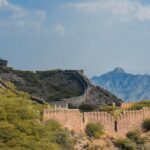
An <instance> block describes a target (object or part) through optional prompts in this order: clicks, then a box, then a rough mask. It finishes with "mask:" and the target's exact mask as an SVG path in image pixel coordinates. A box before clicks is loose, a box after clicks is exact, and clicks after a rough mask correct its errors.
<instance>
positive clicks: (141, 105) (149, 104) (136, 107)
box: [129, 101, 150, 110]
mask: <svg viewBox="0 0 150 150" xmlns="http://www.w3.org/2000/svg"><path fill="white" fill-rule="evenodd" d="M144 107H150V101H141V102H137V103H135V104H134V105H132V106H131V107H130V108H129V110H140V109H143V108H144Z"/></svg>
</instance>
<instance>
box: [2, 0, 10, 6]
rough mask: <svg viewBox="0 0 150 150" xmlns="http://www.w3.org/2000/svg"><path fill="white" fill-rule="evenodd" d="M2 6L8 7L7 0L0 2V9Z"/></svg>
mask: <svg viewBox="0 0 150 150" xmlns="http://www.w3.org/2000/svg"><path fill="white" fill-rule="evenodd" d="M3 5H8V1H7V0H0V7H1V6H3Z"/></svg>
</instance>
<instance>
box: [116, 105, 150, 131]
mask: <svg viewBox="0 0 150 150" xmlns="http://www.w3.org/2000/svg"><path fill="white" fill-rule="evenodd" d="M146 118H150V108H144V109H142V110H137V111H136V110H133V111H125V112H124V113H123V114H121V115H120V116H119V117H118V119H117V132H118V133H121V134H126V133H127V132H128V131H132V130H142V123H143V121H144V120H145V119H146Z"/></svg>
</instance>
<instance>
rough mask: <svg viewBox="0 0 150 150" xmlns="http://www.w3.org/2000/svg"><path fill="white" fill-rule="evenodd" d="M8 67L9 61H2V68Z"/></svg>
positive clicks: (0, 62) (0, 61)
mask: <svg viewBox="0 0 150 150" xmlns="http://www.w3.org/2000/svg"><path fill="white" fill-rule="evenodd" d="M7 65H8V61H7V60H4V59H0V66H1V67H7Z"/></svg>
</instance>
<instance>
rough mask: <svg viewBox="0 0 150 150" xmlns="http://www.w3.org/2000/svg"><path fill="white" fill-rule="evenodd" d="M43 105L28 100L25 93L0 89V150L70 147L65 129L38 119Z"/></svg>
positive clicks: (53, 149) (60, 148)
mask: <svg viewBox="0 0 150 150" xmlns="http://www.w3.org/2000/svg"><path fill="white" fill-rule="evenodd" d="M47 107H48V105H40V104H37V103H35V102H32V101H31V100H30V99H29V97H28V94H26V93H22V92H20V93H19V94H18V95H16V94H13V93H11V92H10V91H9V90H5V89H1V88H0V149H2V150H71V149H72V147H73V141H72V140H71V137H70V133H69V131H66V130H64V129H63V128H62V127H61V125H60V124H59V123H57V122H56V121H53V120H50V121H49V122H47V123H42V122H41V121H42V112H43V109H44V108H47Z"/></svg>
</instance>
